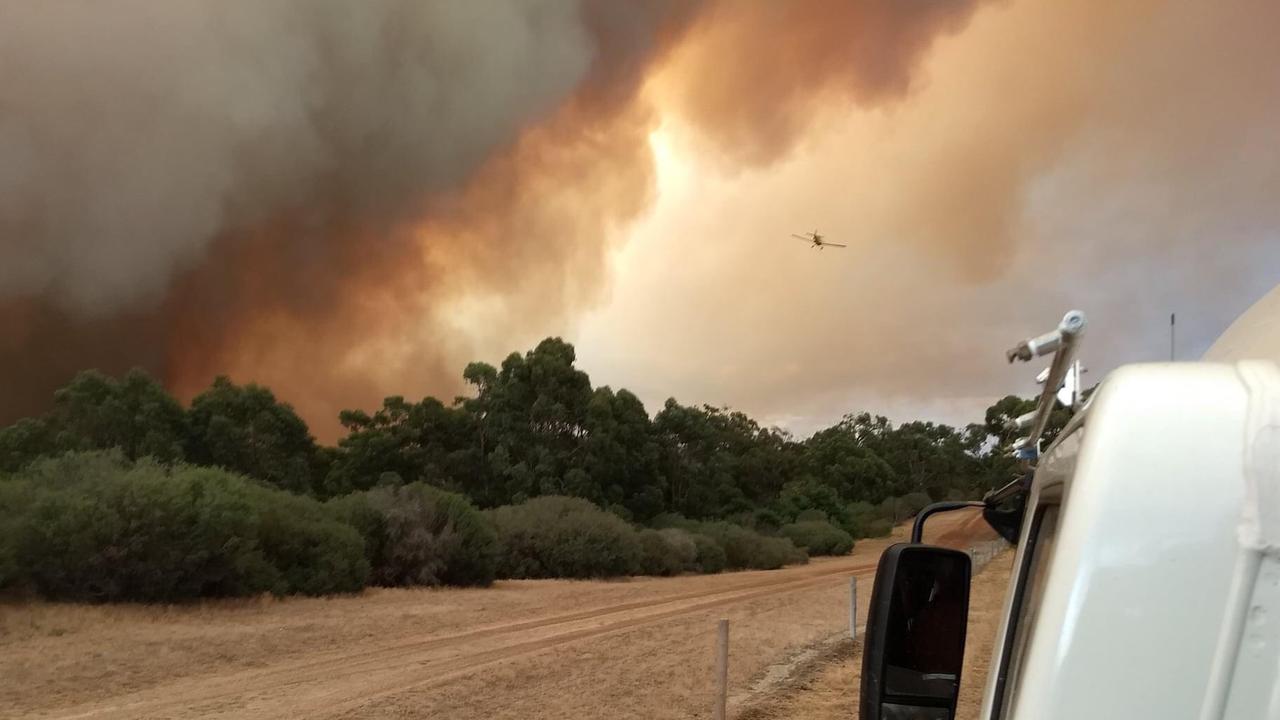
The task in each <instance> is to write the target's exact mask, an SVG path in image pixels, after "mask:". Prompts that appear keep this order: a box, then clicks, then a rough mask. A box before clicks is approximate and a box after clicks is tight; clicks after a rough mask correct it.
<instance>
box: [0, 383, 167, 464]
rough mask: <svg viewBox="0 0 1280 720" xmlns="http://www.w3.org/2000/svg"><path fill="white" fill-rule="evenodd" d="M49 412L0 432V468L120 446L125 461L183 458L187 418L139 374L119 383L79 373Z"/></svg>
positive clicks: (58, 394) (59, 393) (57, 395)
mask: <svg viewBox="0 0 1280 720" xmlns="http://www.w3.org/2000/svg"><path fill="white" fill-rule="evenodd" d="M53 402H54V405H53V409H52V410H50V411H49V413H48V414H46V415H45V416H44V417H41V418H27V419H24V420H20V421H18V422H17V423H15V424H14V425H12V426H10V427H7V428H5V429H4V430H2V431H0V468H2V469H6V470H11V471H12V470H16V469H18V468H19V467H22V466H23V465H26V464H27V463H29V462H31V461H32V460H34V459H36V458H38V457H42V456H51V455H58V454H61V453H65V452H73V451H83V450H107V449H110V448H119V449H120V451H121V452H122V453H123V454H124V456H125V457H126V458H128V459H130V460H136V459H138V458H141V457H147V456H150V457H154V458H156V459H157V460H160V461H162V462H176V461H179V460H181V459H182V457H183V448H182V443H183V439H184V438H185V436H186V427H187V426H186V414H185V413H184V412H183V410H182V406H181V405H179V404H178V401H177V400H175V399H173V397H172V396H170V395H169V394H168V393H167V392H165V390H164V388H163V387H161V386H160V383H158V382H156V381H155V379H154V378H152V377H151V376H150V375H147V374H146V373H145V372H144V371H142V370H138V369H134V370H130V371H129V372H128V373H126V374H125V375H124V377H122V378H120V379H118V380H117V379H115V378H112V377H109V376H107V375H104V374H102V373H100V372H98V371H96V370H86V371H84V372H81V373H79V374H78V375H76V376H75V378H73V379H72V380H71V382H70V383H68V384H67V386H66V387H64V388H61V389H59V390H57V391H56V392H55V393H54V395H53Z"/></svg>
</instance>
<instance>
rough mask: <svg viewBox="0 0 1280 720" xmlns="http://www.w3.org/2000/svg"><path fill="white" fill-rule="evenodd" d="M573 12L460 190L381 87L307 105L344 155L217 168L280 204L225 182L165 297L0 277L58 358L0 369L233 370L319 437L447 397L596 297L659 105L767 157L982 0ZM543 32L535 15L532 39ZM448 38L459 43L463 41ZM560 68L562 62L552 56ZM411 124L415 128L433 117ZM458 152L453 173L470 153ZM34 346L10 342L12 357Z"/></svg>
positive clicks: (734, 156) (396, 35)
mask: <svg viewBox="0 0 1280 720" xmlns="http://www.w3.org/2000/svg"><path fill="white" fill-rule="evenodd" d="M563 10H564V8H563V7H560V8H559V9H557V10H556V12H557V13H559V12H562V11H563ZM417 12H419V11H415V10H411V9H404V10H403V12H401V14H399V15H394V14H390V15H388V17H390V18H392V24H391V26H389V28H388V30H387V32H390V33H391V35H388V37H389V38H390V40H389V42H392V43H393V46H394V47H396V48H398V47H399V46H400V45H401V44H409V41H408V40H406V37H409V36H411V35H412V30H411V29H409V25H410V24H411V23H412V22H414V21H416V20H417V17H416V16H415V13H417ZM477 12H479V11H477ZM530 12H534V11H532V10H530ZM578 12H579V18H578V21H579V23H580V27H581V29H582V33H583V35H584V37H585V42H584V43H582V44H583V45H584V46H585V47H586V48H588V49H589V51H590V52H593V53H594V55H593V57H592V59H591V61H590V62H589V64H588V66H587V68H586V70H585V71H584V72H583V73H582V74H581V76H580V77H579V78H578V80H577V83H576V85H575V86H573V88H572V91H571V92H569V93H568V94H567V95H565V96H563V97H562V98H560V99H559V100H558V101H556V102H555V103H553V104H552V105H551V107H549V108H548V109H545V110H541V111H539V110H538V108H539V107H541V106H540V104H539V102H534V101H532V100H531V101H529V102H523V103H520V104H519V106H520V107H521V108H522V112H525V113H528V114H530V119H529V120H528V121H527V122H523V123H522V124H521V126H520V128H519V130H518V131H517V132H516V133H515V134H514V135H513V136H511V137H510V138H508V139H507V140H505V141H502V142H498V143H496V144H494V145H493V146H492V147H490V148H489V149H488V151H487V154H484V155H483V157H482V158H481V159H480V161H479V162H478V163H476V164H475V165H474V167H473V168H472V169H471V170H469V171H467V172H465V173H461V178H462V179H461V181H459V182H452V181H450V180H449V174H448V173H433V172H431V171H430V170H429V168H428V169H423V168H420V167H416V166H412V165H401V164H398V163H401V162H402V161H403V160H402V157H401V155H403V154H405V153H410V152H411V151H412V150H413V149H414V143H415V142H416V140H415V135H414V132H415V131H414V130H412V129H411V130H409V131H405V129H404V128H402V127H399V126H400V125H402V124H403V119H402V118H400V117H397V116H395V115H394V114H392V115H388V116H387V117H385V118H381V119H375V120H374V121H372V122H371V123H370V122H369V121H368V120H367V117H366V116H368V115H370V114H374V115H375V118H376V112H377V110H378V102H376V96H374V97H375V101H371V102H364V103H362V104H360V105H358V106H353V107H345V106H342V105H341V104H340V103H341V102H344V101H345V99H340V100H334V101H333V103H334V107H332V108H330V107H326V106H319V107H309V108H308V110H309V111H311V112H314V113H317V114H318V116H319V120H317V121H315V123H314V129H315V132H316V134H317V136H318V137H319V140H317V141H316V143H315V144H318V145H321V146H325V143H328V146H331V147H332V148H334V149H333V152H332V153H330V155H327V156H322V157H321V159H320V160H314V161H310V160H309V163H308V164H307V165H306V167H307V170H306V172H307V173H308V174H307V175H306V185H305V186H304V187H301V188H298V189H293V188H292V187H290V186H289V185H288V183H283V182H282V181H279V180H278V178H276V177H275V176H274V175H272V174H271V173H272V172H273V166H271V165H270V164H269V163H270V162H272V161H274V160H279V161H280V162H282V163H285V164H289V163H293V159H292V158H291V157H290V156H289V155H288V151H287V149H286V150H280V149H279V148H276V147H266V146H264V147H262V148H260V149H259V151H258V154H256V155H254V156H253V158H252V159H251V160H246V161H244V162H243V163H241V164H240V165H237V166H236V167H235V168H234V169H233V170H231V171H228V174H229V176H234V173H239V172H247V173H250V176H251V177H252V178H253V179H254V182H258V181H259V180H270V181H271V183H272V185H271V186H270V187H271V191H272V192H271V195H270V197H271V198H272V199H271V200H270V202H268V201H261V202H262V203H263V205H262V206H259V204H256V203H258V200H257V198H256V196H255V195H254V193H253V192H251V191H249V190H247V189H240V190H238V191H237V192H235V193H233V194H232V195H230V196H229V197H228V199H227V200H226V202H225V206H226V207H227V208H230V210H229V211H228V212H229V216H228V217H229V218H230V219H228V220H226V221H225V222H223V224H222V225H221V226H220V227H218V228H217V230H216V232H214V233H212V234H211V236H210V238H208V239H207V241H205V242H204V246H203V248H202V250H201V251H200V252H198V253H194V254H192V253H191V252H190V251H185V252H186V254H184V255H181V256H180V257H183V258H187V257H194V258H195V259H194V260H190V261H187V262H185V263H176V264H174V265H173V267H174V268H175V269H174V271H173V275H172V277H171V278H169V279H168V280H167V281H166V282H164V283H161V285H162V289H161V290H160V291H159V293H160V295H161V299H160V300H158V301H156V300H154V299H149V298H147V297H141V296H140V298H139V299H133V300H131V301H129V302H128V303H125V304H124V307H123V309H121V308H107V309H106V310H104V311H101V312H96V313H92V312H90V313H86V312H83V311H82V310H80V309H77V308H72V309H65V308H67V307H68V305H67V303H64V302H62V301H61V299H60V298H59V296H58V292H57V291H56V290H48V291H32V290H31V289H30V288H27V287H24V289H23V290H22V291H21V292H17V291H14V292H13V293H11V294H10V295H6V294H5V287H4V286H3V285H2V284H0V318H3V317H7V316H9V315H13V314H14V313H17V314H18V316H20V317H23V318H28V319H30V318H31V317H37V316H39V317H44V318H45V324H44V325H43V331H42V334H41V337H40V338H39V342H41V343H48V344H50V345H53V346H58V347H60V348H61V352H60V353H58V354H59V362H57V363H55V364H53V365H49V366H47V367H44V368H35V367H32V365H33V364H32V363H19V364H18V366H17V367H18V369H19V370H20V372H18V373H17V376H21V377H15V374H14V373H12V372H3V371H4V370H6V368H0V377H4V378H5V379H4V380H3V382H6V383H8V382H17V383H21V384H23V386H24V387H35V388H37V389H38V390H39V392H40V393H41V394H43V395H44V397H46V398H47V397H48V393H49V391H51V390H52V388H53V387H55V386H56V385H57V384H60V383H61V382H64V381H65V380H66V379H67V375H69V374H70V372H72V371H74V370H77V369H80V368H82V367H91V366H100V367H103V369H105V370H108V371H119V370H122V369H123V368H124V367H125V366H127V365H129V364H140V365H144V366H145V367H148V368H149V369H151V370H152V371H154V372H156V373H158V374H160V375H161V376H162V377H163V378H164V379H165V381H166V382H167V383H168V385H169V386H170V387H171V388H173V389H174V390H175V391H176V392H177V393H178V394H179V395H180V396H182V397H183V398H190V397H191V396H192V395H194V394H195V393H197V392H199V391H200V390H201V389H202V388H203V387H204V386H206V385H207V384H208V383H209V382H210V380H211V379H212V378H213V377H214V376H215V375H219V374H229V375H231V376H232V377H233V378H234V379H235V380H237V381H240V382H249V381H253V382H259V383H263V384H265V385H268V386H270V387H271V388H273V389H274V390H275V391H276V392H277V394H278V395H280V396H281V397H283V398H284V399H286V400H287V401H289V402H291V403H293V404H294V405H295V406H296V407H297V408H298V410H299V411H300V412H301V413H302V414H303V416H304V417H305V418H306V419H307V420H308V421H309V422H311V423H312V424H313V426H314V427H315V428H316V430H317V434H319V435H320V436H321V437H322V438H323V439H330V440H331V439H333V437H334V436H335V434H336V433H337V431H338V428H337V426H336V417H337V413H338V411H339V410H340V409H343V408H348V407H357V406H362V407H367V406H370V405H372V404H375V403H377V402H378V401H379V400H380V399H381V398H382V397H383V396H385V395H389V394H408V395H418V394H425V393H434V394H441V395H446V396H447V394H449V393H451V392H455V391H457V390H459V389H460V387H459V384H460V379H459V375H460V369H461V367H462V365H463V363H464V362H465V361H466V360H469V359H473V358H474V357H476V356H477V354H479V353H490V354H492V353H495V352H498V351H501V350H506V349H511V348H517V347H522V346H525V345H527V344H529V343H531V342H533V341H535V340H536V339H537V337H538V336H540V335H543V334H546V333H549V332H556V329H557V328H559V327H561V326H562V325H563V323H564V322H565V321H566V320H567V319H568V318H569V316H570V315H571V314H572V313H575V312H578V311H581V310H582V309H583V308H585V307H589V306H591V305H592V304H594V303H596V302H597V301H598V300H599V298H600V297H601V295H602V293H603V292H604V291H605V289H606V288H607V287H608V274H609V269H608V257H609V253H610V251H611V249H612V248H613V247H615V246H616V244H617V243H618V242H619V241H620V239H621V237H622V234H623V232H624V231H625V229H626V227H627V226H628V225H629V224H630V223H632V222H633V221H634V220H635V219H636V218H637V217H638V216H639V215H640V214H642V213H643V212H644V211H645V210H646V208H648V207H649V206H650V204H651V202H652V200H653V197H654V193H655V187H654V168H653V158H652V155H651V151H650V148H649V145H648V141H647V139H648V136H649V134H650V132H651V131H652V130H653V129H654V128H655V127H656V126H657V123H658V121H659V120H660V117H661V115H662V114H677V115H680V116H681V117H683V118H684V119H685V120H686V121H687V122H688V123H689V124H690V126H691V127H693V128H695V129H696V131H697V132H698V133H699V135H700V137H701V138H702V140H703V141H704V147H705V148H707V149H708V150H710V151H711V152H713V153H714V154H716V155H717V156H718V157H720V158H721V159H722V160H723V161H724V162H726V163H728V164H730V165H731V166H737V165H755V166H758V165H761V164H767V163H769V162H772V161H774V160H776V159H778V158H780V157H782V156H784V155H785V154H786V153H787V152H788V150H789V149H790V148H792V147H793V146H794V145H795V143H797V142H798V141H799V140H800V139H801V138H802V137H803V136H804V134H805V132H806V131H807V129H808V127H809V126H810V123H811V122H812V119H813V116H814V114H815V112H816V111H817V110H818V109H820V108H823V107H827V106H830V105H831V104H833V103H854V102H856V103H864V104H874V103H880V102H886V101H890V100H892V99H894V98H898V97H901V96H902V95H903V94H904V93H907V92H908V91H909V90H910V89H911V87H912V83H913V78H914V70H915V68H916V66H917V65H918V63H919V62H920V59H921V58H922V57H923V55H924V54H925V53H926V52H927V50H928V48H929V45H930V43H931V42H932V40H933V39H934V38H935V37H937V36H938V35H939V34H942V33H946V32H950V31H954V30H956V29H958V28H959V27H961V26H962V24H963V23H964V22H965V20H966V19H967V18H968V16H969V14H970V13H971V12H972V5H971V4H970V3H963V2H937V1H935V0H878V1H872V0H867V1H865V2H846V1H843V0H806V1H803V2H787V3H747V2H735V1H733V0H718V1H716V2H709V3H702V4H698V3H683V2H671V3H656V4H655V3H647V2H636V3H623V2H608V1H606V2H594V1H592V0H584V2H583V3H582V4H581V6H580V8H579V9H578ZM556 21H557V22H563V23H564V24H565V26H566V28H568V29H566V30H565V31H564V32H565V33H566V36H567V37H568V39H569V40H572V41H578V40H581V39H582V38H579V37H578V36H577V35H575V34H574V33H573V32H572V27H571V26H572V23H568V22H566V21H564V19H563V18H557V20H556ZM546 22H550V21H548V20H546V19H545V18H540V17H536V18H533V19H531V20H529V23H530V27H532V28H535V29H536V28H541V27H543V25H544V24H545V23H546ZM396 23H398V24H396ZM467 30H469V31H470V32H473V33H486V32H487V31H486V29H485V28H484V27H472V26H469V27H467ZM535 32H536V30H535ZM456 40H457V42H458V43H460V45H459V47H461V48H463V49H464V50H465V49H468V48H469V46H470V44H471V43H472V42H473V41H472V40H468V39H466V38H458V39H456ZM535 41H537V38H535ZM557 42H559V41H557ZM566 42H568V41H566ZM438 44H439V43H437V45H438ZM544 44H545V45H546V47H545V48H543V45H544ZM535 45H536V47H537V48H538V49H539V50H543V49H545V50H546V51H547V52H551V51H552V48H553V46H554V47H559V45H558V44H557V43H553V42H550V41H545V42H541V43H539V42H535ZM321 47H326V46H324V45H321ZM363 47H364V46H360V48H361V50H362V51H363ZM372 47H375V48H377V47H379V46H378V45H377V44H374V45H373V46H372ZM557 52H558V50H557ZM403 56H404V57H403V58H401V57H400V56H395V57H392V58H390V59H387V58H383V57H381V56H379V59H380V60H385V61H387V62H393V63H395V64H394V65H393V67H394V70H395V72H396V73H397V74H396V77H400V74H403V73H412V72H415V71H422V72H424V73H427V72H428V71H429V70H435V71H436V72H442V73H444V75H445V76H447V75H448V73H449V70H448V69H447V68H443V69H441V68H420V67H416V66H414V65H412V61H413V59H414V57H415V56H414V55H413V53H412V52H408V51H406V52H404V53H403ZM339 60H343V61H344V62H345V58H343V57H339ZM573 61H574V58H573V57H572V53H568V54H566V56H565V58H563V59H561V58H553V59H551V60H548V61H547V64H548V66H553V67H560V66H561V65H571V64H572V63H573ZM339 67H340V68H342V69H344V71H347V72H356V71H357V70H358V69H359V66H358V65H355V66H350V67H348V66H347V65H339ZM352 67H354V68H356V70H352V69H351V68H352ZM299 76H300V77H307V75H306V74H305V73H299ZM59 79H63V78H59ZM424 82H425V80H424ZM355 84H356V83H350V84H349V85H355ZM409 87H414V85H413V84H412V83H410V85H409ZM553 89H554V88H553ZM375 90H376V88H375ZM521 91H522V89H521V88H519V87H514V88H510V89H508V90H507V92H510V93H515V94H517V95H518V94H519V93H520V92H521ZM370 92H374V91H370ZM549 92H550V91H548V93H549ZM339 97H340V98H341V96H339ZM462 97H467V96H466V95H465V94H464V95H463V96H462ZM548 97H550V95H548ZM355 99H356V100H359V99H360V98H359V96H358V95H357V96H356V97H355ZM397 99H398V98H397ZM528 108H533V109H532V110H530V109H528ZM414 109H416V108H414V107H410V108H409V110H414ZM330 111H331V112H332V114H331V115H324V113H325V112H330ZM227 112H230V110H227ZM388 112H389V113H394V109H392V110H389V111H388ZM476 112H478V111H476V110H474V109H470V108H469V109H468V112H465V113H460V114H459V117H460V118H461V119H460V120H458V121H457V123H456V124H457V125H458V127H459V128H461V130H458V131H459V132H463V131H468V130H469V127H468V123H470V124H472V125H474V124H482V125H483V124H488V121H489V120H490V119H491V118H487V117H485V116H483V115H482V114H481V115H476ZM245 117H246V118H247V119H246V120H245V122H249V121H251V120H253V119H254V118H253V116H251V115H246V116H245ZM353 118H354V120H353ZM356 120H359V121H360V122H361V123H362V124H354V123H355V121H356ZM349 122H350V123H353V124H354V125H353V127H354V128H355V129H354V130H348V129H347V127H346V125H345V124H344V123H349ZM499 125H501V124H500V123H499ZM384 126H385V127H389V128H391V130H385V131H384ZM311 127H312V126H310V125H309V126H308V128H311ZM369 128H375V129H376V131H375V130H371V129H369ZM172 130H173V131H174V132H180V129H172ZM416 132H417V133H420V134H421V135H422V136H424V137H425V136H430V135H432V133H433V132H434V129H433V128H432V127H431V126H429V125H424V126H422V127H420V128H418V129H416ZM388 133H390V134H388ZM395 133H400V134H395ZM493 134H495V136H496V134H497V131H496V130H495V131H494V133H493ZM234 140H235V143H237V146H238V144H243V141H245V140H244V139H243V138H238V137H237V138H234ZM253 140H254V142H258V139H257V138H254V139H253ZM434 141H435V139H433V142H434ZM424 142H425V140H424ZM440 144H441V147H442V148H443V149H442V150H440V151H439V152H437V153H435V154H434V155H433V154H430V153H428V154H425V155H424V157H425V158H426V159H425V160H423V161H422V162H431V161H432V158H434V157H436V156H440V157H445V158H453V156H454V154H455V153H453V152H452V151H451V150H450V149H449V147H450V146H449V138H447V137H445V138H443V139H440ZM479 146H480V145H479V144H477V147H479ZM275 152H279V153H281V154H282V157H281V158H274V157H273V156H272V153H275ZM457 154H460V155H461V157H462V159H460V160H458V162H459V163H460V164H462V165H465V162H464V160H466V159H468V158H469V157H470V156H469V155H468V154H467V153H466V152H461V151H460V152H459V153H457ZM403 162H407V161H403ZM344 163H345V164H344ZM293 164H294V165H296V164H297V163H293ZM289 167H290V168H291V171H293V166H292V165H289ZM246 168H247V169H246ZM162 170H163V168H162ZM171 170H172V172H175V173H179V172H189V169H185V168H183V167H180V166H175V167H174V168H172V169H171ZM279 184H283V186H284V187H277V185H279ZM245 208H248V209H245ZM232 211H234V212H232ZM23 217H24V222H25V221H26V216H25V215H24V216H23ZM3 222H4V220H3V217H0V223H3ZM3 227H4V226H0V229H3ZM6 252H7V251H6ZM2 281H3V278H0V282H2ZM122 285H127V283H122ZM6 297H8V298H9V299H6ZM76 297H89V295H88V294H84V293H81V294H79V295H77V296H76ZM19 307H27V308H28V310H25V311H22V312H19V311H17V310H15V309H14V308H19ZM31 308H34V310H33V309H31ZM121 318H129V319H130V321H127V322H122V321H121ZM104 328H110V332H105V333H104ZM104 334H105V335H107V337H106V338H105V339H104V338H103V336H104ZM24 337H25V336H24ZM85 338H97V339H98V341H96V342H86V341H85V340H84V339H85ZM31 342H35V340H34V339H32V340H31ZM27 345H28V341H22V340H19V341H18V342H17V343H16V345H15V346H14V347H13V348H6V349H12V350H14V351H21V350H22V349H24V348H25V347H26V346H27ZM8 364H9V365H10V366H11V368H12V366H13V363H12V362H10V363H8ZM32 405H33V401H32V400H31V398H25V399H23V400H22V401H21V402H14V403H13V404H11V405H8V406H6V407H4V408H3V409H2V410H3V412H2V413H0V414H2V415H3V417H0V419H9V418H11V417H13V416H14V415H16V414H19V413H24V412H30V411H32V410H33V409H34V408H33V407H32Z"/></svg>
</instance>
